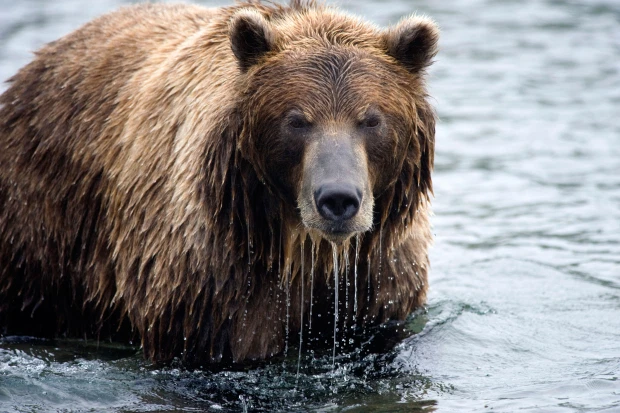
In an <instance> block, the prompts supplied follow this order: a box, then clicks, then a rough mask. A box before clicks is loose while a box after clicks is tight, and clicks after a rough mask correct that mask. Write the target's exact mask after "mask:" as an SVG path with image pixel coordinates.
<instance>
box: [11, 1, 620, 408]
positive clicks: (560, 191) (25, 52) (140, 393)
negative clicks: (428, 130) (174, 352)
mask: <svg viewBox="0 0 620 413" xmlns="http://www.w3.org/2000/svg"><path fill="white" fill-rule="evenodd" d="M120 4H121V2H120V1H116V0H108V1H94V2H82V1H74V0H59V1H54V2H48V1H44V0H40V1H34V0H19V1H7V0H0V78H1V79H3V80H4V79H7V78H8V77H9V76H10V75H11V74H13V73H14V72H15V71H16V70H17V69H18V68H19V67H20V66H22V65H23V64H25V63H26V62H27V61H28V60H29V59H30V56H31V51H33V50H35V49H36V48H38V47H40V46H41V45H42V44H43V43H44V42H47V41H51V40H53V39H55V38H57V37H59V36H61V35H63V34H65V33H67V32H69V31H71V30H73V29H75V28H76V27H78V26H79V25H80V24H82V23H84V22H86V21H87V20H89V19H91V18H92V17H94V16H96V15H98V14H100V13H103V12H105V11H108V10H111V9H114V8H115V7H117V6H118V5H120ZM205 4H209V5H211V4H216V3H208V2H205ZM218 4H222V3H218ZM340 5H341V6H342V7H343V8H345V9H347V10H350V11H352V12H354V13H356V14H359V15H362V16H364V17H366V18H367V19H370V20H372V21H374V22H376V23H378V24H380V25H386V24H389V23H393V22H396V21H397V20H398V19H399V18H400V17H401V16H403V15H406V14H409V13H411V12H414V11H416V10H417V11H418V12H420V13H424V14H428V15H430V16H432V17H433V18H435V19H436V20H437V22H438V23H439V25H440V26H441V28H442V32H443V35H442V40H441V52H440V54H439V55H438V57H437V61H436V64H435V65H434V66H433V67H432V70H431V71H430V75H429V82H430V91H431V94H432V96H433V98H434V101H435V103H436V106H437V109H438V113H439V116H440V118H441V122H440V123H439V126H438V132H437V153H436V170H435V174H434V183H435V199H434V210H435V216H434V218H433V224H434V233H435V236H436V242H435V245H434V247H433V249H432V251H431V261H432V273H431V278H430V284H431V289H430V295H429V302H428V306H427V308H426V310H425V311H421V312H418V313H416V314H414V315H412V317H411V318H410V320H409V321H408V324H407V328H408V331H409V332H410V337H409V338H407V339H405V340H404V341H403V342H401V343H400V344H399V345H398V346H397V347H396V348H395V349H394V350H392V351H390V352H388V353H373V352H366V353H365V354H357V355H355V354H353V355H342V354H341V355H339V356H337V358H336V367H335V370H333V371H332V357H331V352H330V353H329V354H326V355H314V356H311V354H310V353H309V352H302V353H303V357H302V362H301V366H300V374H299V376H297V373H296V371H297V353H296V352H295V351H291V352H290V353H289V354H290V355H289V357H282V358H279V359H276V360H272V361H271V362H269V363H266V364H261V365H252V366H237V368H234V369H228V370H223V371H222V370H219V371H209V370H202V371H185V370H183V369H180V368H176V367H175V366H172V367H169V368H166V369H159V370H158V369H155V368H154V367H152V366H150V365H149V364H148V363H146V362H144V361H143V360H142V358H141V356H140V354H139V353H138V352H137V351H136V349H135V348H132V347H123V346H119V345H112V344H104V343H92V342H84V341H79V340H78V341H57V342H49V341H41V340H37V339H32V338H25V337H21V338H16V337H9V338H3V339H0V412H13V411H17V412H40V411H63V412H86V411H116V412H150V411H175V412H193V411H205V410H206V411H225V412H227V411H244V410H247V411H287V412H288V411H321V412H345V411H346V412H366V411H377V412H411V411H434V410H437V411H439V412H467V411H475V412H481V411H493V412H513V411H526V412H527V411H532V412H538V411H542V412H594V411H596V412H620V3H619V2H618V1H617V0H587V1H586V0H582V1H569V0H443V1H441V2H432V1H428V0H427V1H407V0H400V1H396V0H392V1H382V2H379V1H376V2H371V1H356V2H353V1H349V2H347V1H341V3H340ZM5 88H6V87H5V86H2V87H1V88H0V89H1V90H4V89H5ZM376 334H380V332H376Z"/></svg>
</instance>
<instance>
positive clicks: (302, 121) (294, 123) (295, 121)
mask: <svg viewBox="0 0 620 413" xmlns="http://www.w3.org/2000/svg"><path fill="white" fill-rule="evenodd" d="M288 125H289V126H290V127H291V128H293V129H306V128H308V127H310V126H311V123H310V122H309V121H308V120H307V119H306V118H305V117H304V116H303V115H301V114H297V113H296V114H293V115H291V116H289V118H288Z"/></svg>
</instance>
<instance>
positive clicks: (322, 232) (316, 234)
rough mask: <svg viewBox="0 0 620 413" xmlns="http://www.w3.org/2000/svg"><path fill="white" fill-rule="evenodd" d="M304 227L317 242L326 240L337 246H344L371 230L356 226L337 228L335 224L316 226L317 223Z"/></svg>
mask: <svg viewBox="0 0 620 413" xmlns="http://www.w3.org/2000/svg"><path fill="white" fill-rule="evenodd" d="M304 226H305V227H306V231H307V232H308V234H309V235H310V237H311V238H313V239H314V240H315V241H317V240H319V239H324V240H325V241H327V242H330V243H332V244H337V245H341V244H344V243H346V242H347V241H349V240H350V239H351V238H353V237H355V236H356V235H358V234H361V233H364V232H366V231H369V230H370V228H365V227H358V226H355V227H354V228H351V226H346V225H340V226H338V225H336V226H335V225H334V224H325V225H316V223H314V225H304Z"/></svg>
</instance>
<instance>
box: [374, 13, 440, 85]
mask: <svg viewBox="0 0 620 413" xmlns="http://www.w3.org/2000/svg"><path fill="white" fill-rule="evenodd" d="M438 41H439V28H438V27H437V25H436V24H435V22H433V21H432V20H431V19H428V18H425V17H417V16H412V17H409V18H406V19H404V20H402V21H401V22H400V23H398V24H397V25H396V26H395V27H393V28H391V29H389V30H388V31H387V33H386V34H385V43H386V46H387V49H388V53H389V54H390V55H391V56H392V57H393V58H394V59H396V60H397V61H398V62H400V63H401V64H402V65H403V66H405V67H406V68H407V70H409V71H410V72H412V73H417V72H419V71H420V70H423V69H425V68H426V67H427V66H429V65H430V64H431V63H432V59H433V57H434V56H435V55H436V54H437V43H438Z"/></svg>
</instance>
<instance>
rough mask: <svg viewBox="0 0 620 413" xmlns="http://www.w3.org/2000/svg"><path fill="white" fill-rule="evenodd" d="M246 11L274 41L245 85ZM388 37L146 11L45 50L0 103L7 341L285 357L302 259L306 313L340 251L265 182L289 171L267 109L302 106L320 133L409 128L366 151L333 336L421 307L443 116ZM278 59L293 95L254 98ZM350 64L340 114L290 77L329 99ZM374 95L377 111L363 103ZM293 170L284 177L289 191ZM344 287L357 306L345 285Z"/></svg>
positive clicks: (320, 297) (324, 305)
mask: <svg viewBox="0 0 620 413" xmlns="http://www.w3.org/2000/svg"><path fill="white" fill-rule="evenodd" d="M240 9H251V10H254V11H255V12H257V13H259V14H261V15H262V16H263V17H264V18H265V19H266V21H268V22H269V23H270V24H272V25H273V26H274V28H275V29H274V38H273V39H272V40H273V42H274V45H275V48H274V49H273V50H271V51H270V52H269V53H267V54H266V55H265V56H262V57H261V58H260V60H259V61H258V62H257V63H256V64H254V65H250V66H248V67H247V68H240V67H239V62H238V61H237V60H236V59H235V57H234V56H233V54H232V52H231V48H230V40H229V30H230V24H231V23H230V21H231V18H233V16H234V15H235V14H236V13H238V12H239V10H240ZM398 30H403V28H402V27H401V26H397V27H396V28H393V29H391V31H390V32H384V31H381V30H379V29H377V28H375V27H374V26H372V25H369V24H367V23H363V22H361V21H359V20H357V19H355V18H352V17H350V16H347V15H343V14H342V13H339V12H336V11H334V10H332V9H330V8H325V7H323V6H317V5H314V4H312V3H305V2H293V4H292V5H291V6H290V7H285V6H278V5H267V4H262V3H257V2H252V3H242V4H238V5H236V6H233V7H228V8H222V9H217V10H214V9H204V8H200V7H196V6H187V5H183V6H181V5H179V6H176V5H141V6H134V7H128V8H123V9H121V10H119V11H117V12H114V13H111V14H108V15H106V16H103V17H101V18H98V19H96V20H94V21H93V22H91V23H89V24H87V25H85V26H83V27H82V28H80V29H79V30H77V31H76V32H74V33H72V34H70V35H68V36H66V37H64V38H62V39H60V40H58V41H56V42H52V43H50V44H49V45H47V46H45V47H44V48H42V49H41V50H40V51H38V52H37V54H36V57H35V59H34V60H33V61H32V63H30V64H28V65H27V66H25V67H24V68H23V69H22V70H20V71H19V72H18V73H17V74H16V75H15V76H14V77H13V78H12V79H10V87H9V89H8V90H7V91H6V92H5V93H4V94H3V95H2V97H1V98H0V105H2V106H1V107H0V328H2V329H3V331H4V333H5V334H37V335H47V336H54V335H72V336H74V335H78V336H86V337H95V338H105V337H112V338H118V339H125V338H127V337H136V338H138V339H139V340H140V342H141V344H142V346H143V348H144V352H145V355H146V356H147V357H148V358H150V359H152V360H154V361H159V362H167V361H169V360H171V358H172V357H175V356H179V357H181V358H182V359H183V360H184V361H185V362H187V363H189V364H196V363H203V362H211V361H218V360H221V359H229V358H232V359H234V360H244V359H248V358H264V357H269V356H270V355H273V354H277V353H279V352H281V351H282V350H283V348H284V346H285V330H286V312H287V308H286V307H287V305H286V295H287V288H288V284H289V283H290V290H288V291H289V293H290V299H291V305H290V307H289V313H290V321H289V329H290V330H291V331H298V330H299V329H300V327H301V326H300V324H301V319H300V313H299V308H300V301H301V299H300V283H302V282H303V283H304V297H303V301H304V309H305V311H304V313H305V314H304V319H305V320H306V321H305V323H307V320H308V314H309V313H308V311H309V308H310V305H309V299H310V274H309V269H310V268H311V261H310V260H311V257H312V256H313V254H312V248H314V249H315V254H314V256H315V261H316V262H315V274H314V279H313V282H314V283H313V288H314V292H313V295H314V298H315V302H314V314H315V315H316V314H317V312H318V311H325V310H327V309H328V308H332V307H333V283H332V281H333V278H332V274H331V272H332V267H333V261H332V246H331V245H330V244H329V243H328V242H326V241H325V240H321V238H320V235H318V234H316V233H315V232H313V231H309V230H307V229H305V228H304V227H303V226H302V225H301V223H300V218H299V211H298V210H297V205H296V199H295V197H296V194H295V191H296V190H298V188H287V187H286V185H284V186H282V185H281V182H280V181H279V180H278V177H277V176H276V177H274V171H272V170H271V169H270V168H271V167H272V166H270V163H269V160H270V159H274V158H278V157H280V158H278V159H284V158H285V157H286V154H284V153H273V152H269V148H266V147H263V146H259V145H257V144H256V139H257V136H261V134H269V133H270V132H269V125H270V123H269V122H270V121H271V120H272V119H271V118H275V117H276V116H277V113H279V112H278V111H280V110H281V109H282V108H280V107H278V105H277V104H274V103H273V102H274V101H275V102H279V103H281V104H282V105H286V104H287V103H290V102H291V101H292V100H294V99H299V96H303V97H304V99H308V100H309V102H307V103H309V107H313V108H316V111H315V112H313V113H308V116H313V117H314V118H316V119H336V118H335V117H333V116H332V118H330V117H329V116H330V114H336V115H337V114H339V113H350V114H353V113H354V112H355V111H359V110H361V109H363V108H364V105H366V104H367V103H366V102H369V101H378V102H381V105H382V108H383V110H384V111H385V112H386V113H388V114H390V115H394V116H397V117H399V119H405V120H406V121H405V123H402V122H401V125H403V126H402V130H398V131H393V144H391V145H389V146H386V147H376V148H373V147H366V156H367V157H368V163H369V165H380V166H382V167H381V168H377V169H372V168H371V169H370V170H369V171H368V174H369V179H370V181H371V182H372V188H373V197H374V214H373V228H372V230H371V231H369V232H366V233H363V234H361V235H360V236H359V238H358V239H359V240H360V246H359V257H360V259H359V264H358V279H357V283H358V284H357V287H358V288H357V290H358V295H357V299H358V304H359V305H358V306H357V308H358V311H357V314H352V312H353V305H349V306H348V312H349V314H347V315H346V316H343V315H341V317H340V320H341V323H344V322H347V320H349V321H348V322H349V325H350V324H351V320H352V319H356V320H357V325H358V326H361V325H363V324H365V323H366V324H370V323H372V324H377V323H380V322H383V321H386V320H388V319H403V318H404V317H406V316H407V314H409V313H410V312H411V311H412V310H413V309H415V308H416V307H419V306H421V305H423V303H424V302H425V298H426V290H427V272H428V265H429V264H428V257H427V248H428V246H429V244H430V242H431V234H430V225H429V221H428V213H429V210H428V196H429V193H430V192H431V190H432V189H431V177H430V172H431V169H432V164H433V150H434V125H435V116H434V113H433V110H432V108H431V107H430V106H429V104H428V103H427V96H426V89H425V85H424V80H423V72H424V68H423V67H414V66H415V64H416V62H413V63H412V65H411V67H407V62H404V63H403V62H398V61H397V60H396V59H395V58H394V57H393V56H391V55H390V53H389V52H390V51H394V50H397V49H398V45H391V44H390V42H389V33H392V34H394V33H397V32H398ZM386 33H388V34H386ZM386 38H388V41H386V40H385V39H386ZM309 51H312V54H313V57H312V58H311V59H310V58H308V57H307V53H308V52H309ZM304 53H306V54H304ZM395 53H396V52H395ZM428 53H429V55H430V56H432V55H433V54H434V49H433V50H430V51H429V52H428ZM271 59H285V60H286V62H285V64H284V65H283V66H280V69H278V70H280V71H279V72H278V71H276V72H274V73H273V76H274V77H275V76H281V75H286V76H287V79H288V80H287V82H288V83H287V84H284V85H281V86H276V87H273V85H264V84H260V83H257V81H256V79H258V77H256V75H257V74H258V73H259V72H260V73H262V75H263V76H262V77H260V79H269V78H270V77H269V75H268V76H264V74H265V71H267V72H269V70H272V69H271V67H270V66H269V64H268V63H269V62H270V61H271ZM344 61H350V62H352V63H351V67H350V71H352V72H354V75H353V76H352V75H350V74H349V75H347V76H344V77H343V78H346V79H348V81H349V82H350V83H348V84H346V85H342V86H341V88H342V90H341V91H342V96H343V98H342V99H338V105H341V106H342V107H335V106H334V105H335V101H334V100H325V99H326V96H327V95H326V94H325V93H323V92H322V91H321V90H318V89H320V88H318V89H317V90H304V87H305V85H307V84H308V82H307V81H306V80H304V79H303V78H300V77H297V76H298V75H296V73H306V74H307V73H313V74H314V75H316V76H317V77H318V80H317V82H318V83H319V84H320V83H321V82H322V77H323V76H329V75H330V74H336V75H339V76H343V75H342V73H340V74H339V72H338V71H339V70H341V66H339V65H340V63H341V62H344ZM300 65H306V66H305V67H300ZM261 71H263V72H261ZM377 76H381V77H382V78H381V79H383V80H382V82H383V83H384V88H383V92H382V93H379V92H377V91H376V90H375V89H373V90H366V89H365V83H367V82H377V79H378V78H377ZM280 79H281V78H279V77H278V80H280ZM349 91H355V93H353V92H349ZM273 94H278V96H277V98H276V97H274V96H273ZM270 117H271V118H270ZM301 163H302V162H301V160H299V162H297V161H296V160H290V164H291V165H290V169H288V170H286V171H280V172H279V173H280V174H282V173H284V172H285V173H286V174H288V175H290V177H291V180H292V181H296V180H297V181H298V180H300V179H301V175H300V174H301V170H300V168H301V166H300V164H301ZM276 172H277V171H276ZM313 241H314V242H313ZM356 243H357V242H356V239H355V237H354V238H352V239H351V240H350V242H346V243H344V244H343V245H341V246H339V247H338V248H339V256H340V259H341V260H344V258H343V257H344V256H346V255H347V254H345V253H344V252H345V249H346V251H347V252H348V256H349V260H350V262H351V264H353V260H354V257H355V248H356ZM302 248H303V249H304V252H303V256H304V264H303V266H304V268H305V270H304V273H303V274H301V271H300V270H301V267H302V264H301V255H302V252H301V249H302ZM343 264H344V262H343ZM343 266H344V265H341V268H343ZM367 273H370V274H371V278H370V285H367V278H366V274H367ZM342 274H344V271H343V272H342ZM341 278H342V277H341ZM349 280H350V282H351V287H349V288H350V291H349V297H350V298H349V299H350V300H352V297H353V293H352V291H353V282H354V279H353V270H352V269H351V271H349ZM344 288H346V287H345V286H344V284H341V286H340V289H341V293H340V299H341V300H343V299H344V297H345V293H344ZM368 294H370V295H368ZM341 308H344V305H342V304H341ZM324 314H325V313H324ZM325 318H327V317H326V315H324V318H323V320H325ZM314 323H315V324H314V326H315V327H314V328H315V333H316V332H317V331H316V330H317V329H319V328H322V329H324V330H327V331H330V329H329V328H328V325H329V323H327V324H324V325H323V327H319V326H321V324H320V323H319V320H314Z"/></svg>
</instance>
